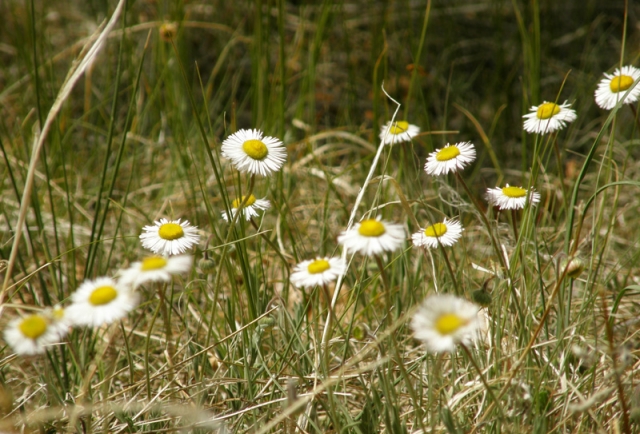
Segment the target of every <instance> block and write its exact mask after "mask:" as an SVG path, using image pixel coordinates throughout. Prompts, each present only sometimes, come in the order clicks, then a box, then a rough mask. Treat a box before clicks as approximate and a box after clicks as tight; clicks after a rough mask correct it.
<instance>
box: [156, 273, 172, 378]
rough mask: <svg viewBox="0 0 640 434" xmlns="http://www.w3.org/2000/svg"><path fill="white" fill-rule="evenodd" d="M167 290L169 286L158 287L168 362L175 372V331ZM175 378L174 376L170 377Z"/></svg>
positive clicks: (164, 284) (160, 285)
mask: <svg viewBox="0 0 640 434" xmlns="http://www.w3.org/2000/svg"><path fill="white" fill-rule="evenodd" d="M166 290H167V284H166V283H163V284H159V285H158V296H159V297H160V311H161V312H162V319H163V321H164V334H165V339H166V340H167V356H168V357H167V359H168V360H167V361H168V362H169V368H170V369H171V370H173V366H174V363H173V357H174V355H175V347H174V345H173V331H172V330H171V317H170V316H169V309H167V299H166V297H165V291H166ZM170 376H171V377H173V375H170Z"/></svg>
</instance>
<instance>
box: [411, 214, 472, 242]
mask: <svg viewBox="0 0 640 434" xmlns="http://www.w3.org/2000/svg"><path fill="white" fill-rule="evenodd" d="M463 230H464V229H462V225H461V224H460V222H459V221H457V220H449V219H447V218H445V219H444V221H443V222H442V223H434V224H432V225H431V226H429V227H427V228H425V229H420V232H416V233H415V234H413V235H411V239H412V240H413V245H414V246H417V247H426V248H428V249H435V248H437V247H438V244H442V245H443V246H453V245H454V244H455V243H457V242H458V240H459V239H460V237H461V236H462V231H463Z"/></svg>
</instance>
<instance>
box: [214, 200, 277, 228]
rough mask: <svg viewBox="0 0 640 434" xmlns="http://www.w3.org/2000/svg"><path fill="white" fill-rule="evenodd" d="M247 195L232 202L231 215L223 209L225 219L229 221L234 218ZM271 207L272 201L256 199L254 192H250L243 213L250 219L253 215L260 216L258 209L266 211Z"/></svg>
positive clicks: (246, 218)
mask: <svg viewBox="0 0 640 434" xmlns="http://www.w3.org/2000/svg"><path fill="white" fill-rule="evenodd" d="M245 197H246V196H242V198H238V199H235V200H234V201H233V203H232V204H231V216H229V215H228V214H227V212H226V211H222V218H223V219H224V220H225V221H228V222H229V221H231V220H233V217H235V215H236V213H237V212H238V207H239V206H240V204H242V201H244V199H245ZM269 208H271V203H270V202H269V201H268V200H266V199H256V197H255V196H254V195H253V194H250V195H249V199H247V202H246V203H245V204H244V206H243V207H242V215H243V216H244V218H245V220H247V221H249V220H251V218H252V217H258V216H259V215H260V214H258V211H265V210H268V209H269Z"/></svg>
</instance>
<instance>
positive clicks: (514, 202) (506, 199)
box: [487, 184, 540, 210]
mask: <svg viewBox="0 0 640 434" xmlns="http://www.w3.org/2000/svg"><path fill="white" fill-rule="evenodd" d="M527 197H528V198H529V200H530V201H531V203H532V204H533V205H535V204H537V203H538V202H540V193H536V192H535V191H533V189H531V191H530V192H527V190H526V189H524V188H522V187H512V186H510V185H509V184H507V186H506V187H502V188H500V187H496V188H488V189H487V200H488V201H489V203H490V204H492V205H495V206H497V207H498V208H500V209H501V210H504V209H522V208H524V206H525V205H526V203H527Z"/></svg>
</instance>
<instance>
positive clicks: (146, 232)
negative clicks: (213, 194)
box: [4, 219, 199, 355]
mask: <svg viewBox="0 0 640 434" xmlns="http://www.w3.org/2000/svg"><path fill="white" fill-rule="evenodd" d="M198 239H199V236H198V232H197V228H195V227H193V226H191V225H190V224H189V222H187V221H182V222H181V221H180V220H176V221H169V220H167V219H160V221H157V222H155V224H154V225H152V226H145V227H144V228H143V233H142V234H141V235H140V240H141V242H142V245H143V247H145V248H148V249H150V250H151V251H152V252H154V253H155V254H154V255H151V256H147V257H145V258H143V259H142V260H141V261H139V262H134V263H133V264H131V266H130V267H129V268H127V269H124V270H121V271H119V272H118V277H116V278H113V277H108V276H102V277H98V278H96V279H89V280H85V281H84V282H83V283H82V284H81V285H80V286H79V287H78V288H77V289H76V291H75V292H74V293H73V294H71V303H70V304H69V306H67V307H66V308H63V307H61V306H59V305H57V306H55V307H54V308H53V309H45V310H43V311H41V312H37V313H33V314H30V315H26V316H23V317H21V318H16V319H14V320H13V321H11V322H10V323H9V324H8V326H7V328H6V329H5V332H4V339H5V341H6V342H7V343H8V344H9V345H10V346H11V347H12V348H13V350H14V351H15V352H16V353H17V354H23V355H35V354H42V353H44V352H45V351H46V350H47V349H48V348H49V347H50V346H52V345H56V344H60V343H61V342H62V340H63V339H64V338H65V336H66V335H67V333H68V332H69V329H70V328H71V327H93V328H97V327H101V326H103V325H106V324H111V323H113V322H115V321H118V320H120V319H123V318H124V317H126V316H127V314H128V313H129V312H131V311H132V310H134V309H135V308H136V307H137V306H138V303H139V301H140V293H139V292H138V291H137V288H138V287H139V286H140V285H143V284H145V283H147V282H167V281H169V280H171V278H172V276H173V275H177V274H183V273H186V272H188V271H189V270H190V269H191V267H192V264H193V256H191V255H180V254H181V253H183V252H185V251H187V250H189V249H190V248H191V247H192V246H193V245H195V244H197V243H198ZM170 255H176V256H170Z"/></svg>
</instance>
